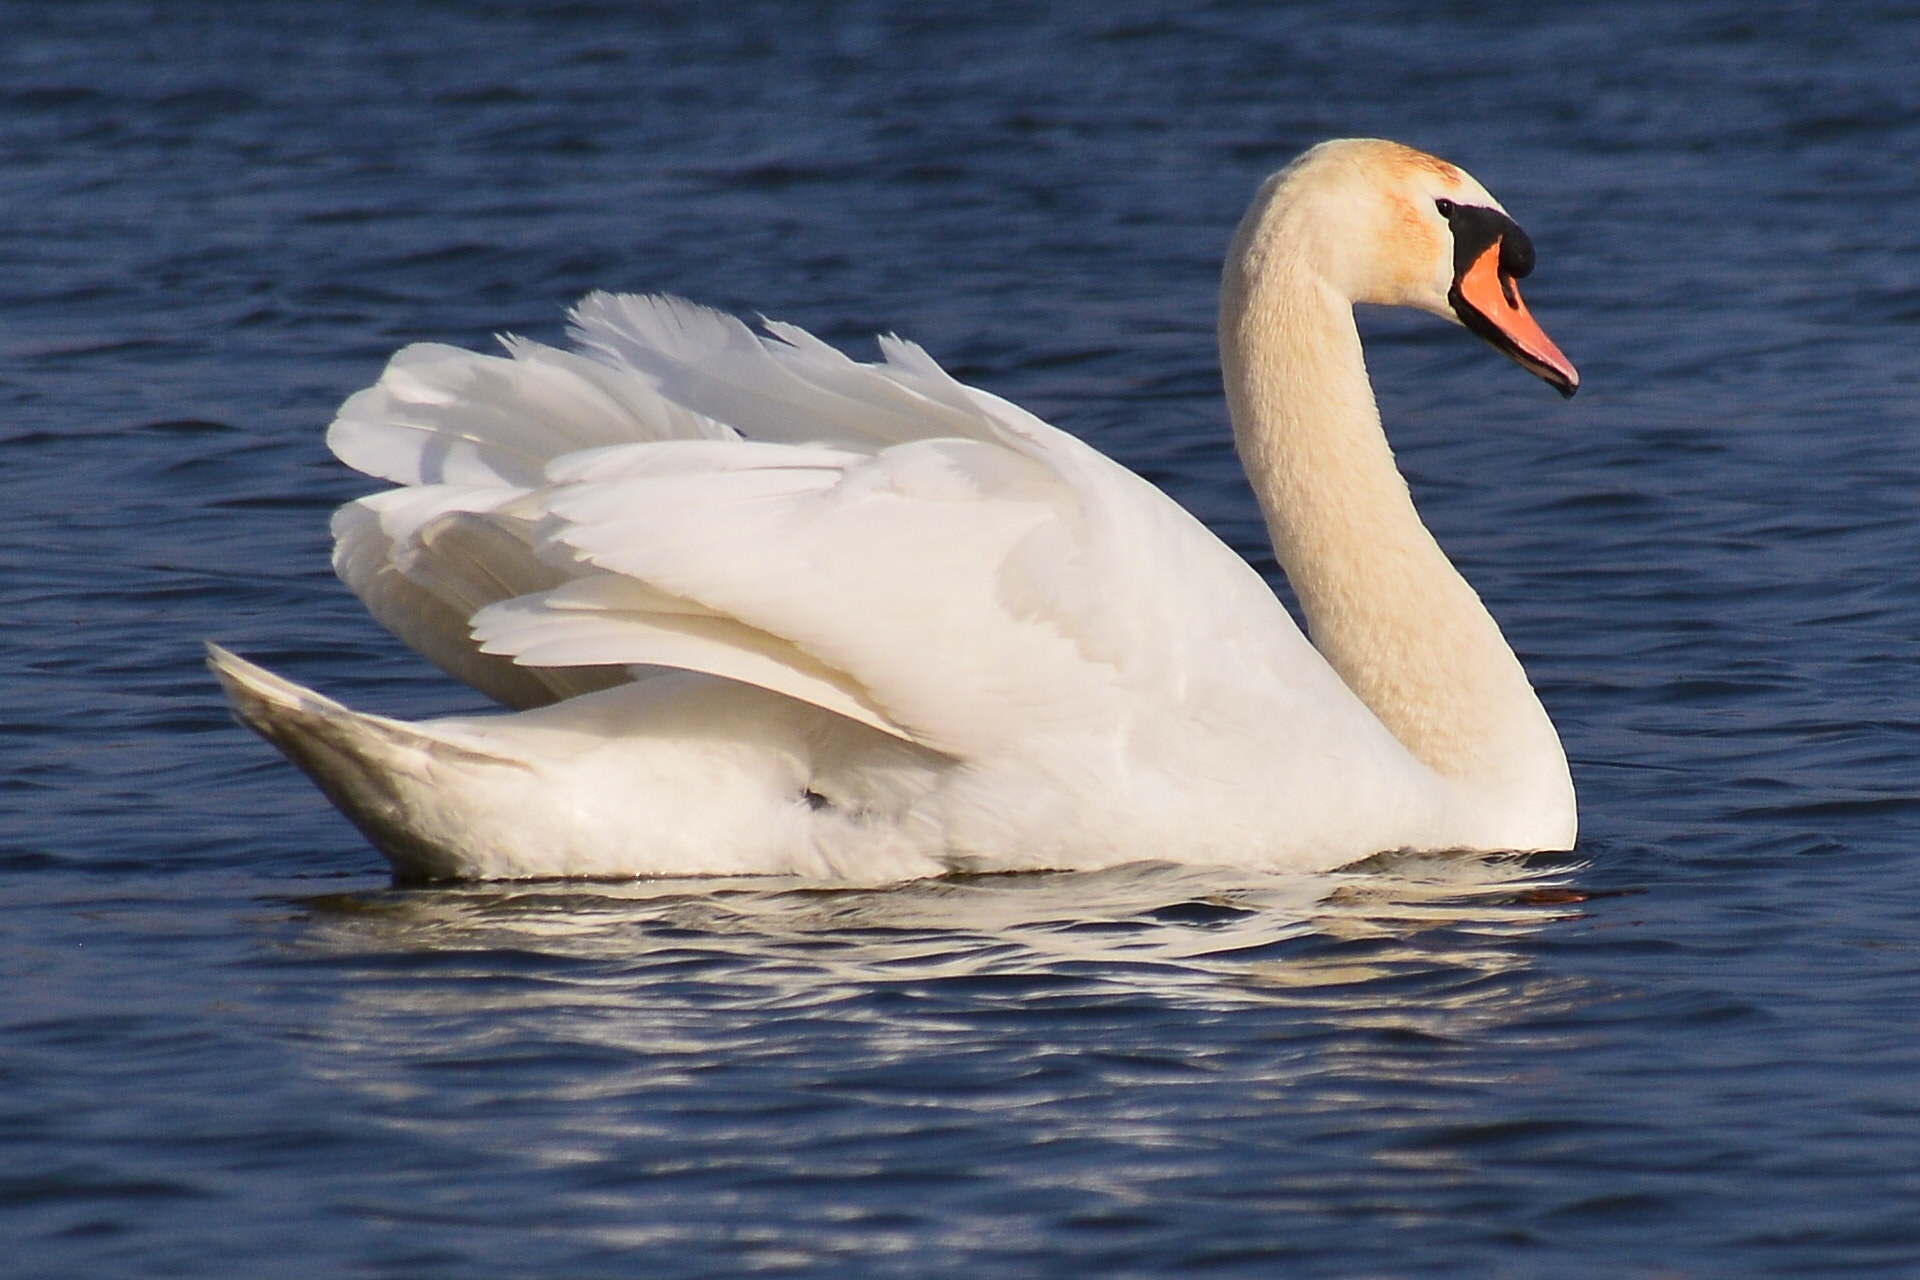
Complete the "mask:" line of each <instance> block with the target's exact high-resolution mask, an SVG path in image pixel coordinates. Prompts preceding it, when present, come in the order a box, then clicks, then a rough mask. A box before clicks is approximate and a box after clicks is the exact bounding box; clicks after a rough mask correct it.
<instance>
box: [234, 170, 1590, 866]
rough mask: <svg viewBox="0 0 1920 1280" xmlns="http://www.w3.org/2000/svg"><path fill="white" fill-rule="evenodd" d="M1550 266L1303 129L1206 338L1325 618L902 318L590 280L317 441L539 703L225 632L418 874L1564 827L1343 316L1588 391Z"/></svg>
mask: <svg viewBox="0 0 1920 1280" xmlns="http://www.w3.org/2000/svg"><path fill="white" fill-rule="evenodd" d="M1530 265H1531V248H1530V247H1528V246H1527V244H1526V241H1525V237H1524V235H1522V234H1521V233H1520V232H1519V229H1518V228H1517V227H1514V226H1513V224H1512V223H1511V221H1510V220H1508V219H1506V218H1505V215H1504V214H1502V213H1499V212H1498V206H1497V205H1496V204H1495V203H1494V202H1493V200H1492V198H1491V197H1490V196H1488V195H1487V194H1486V192H1485V191H1484V190H1483V189H1482V188H1480V186H1479V185H1478V184H1477V183H1475V182H1474V181H1473V179H1471V178H1470V177H1467V176H1466V175H1465V174H1463V173H1461V172H1460V171H1459V170H1457V169H1455V168H1453V166H1451V165H1448V164H1445V163H1444V162H1442V161H1439V160H1435V159H1433V158H1432V157H1430V156H1425V155H1422V154H1421V153H1419V152H1415V151H1411V150H1409V149H1407V148H1404V147H1399V146H1397V145H1396V144H1391V143H1383V142H1372V141H1349V142H1339V143H1329V144H1325V145H1323V146H1321V147H1318V148H1315V149H1314V150H1313V151H1311V152H1308V153H1307V154H1306V155H1305V156H1303V157H1302V158H1301V159H1300V160H1299V161H1296V162H1295V163H1294V165H1292V166H1291V167H1289V168H1288V169H1287V170H1285V171H1284V172H1282V173H1281V174H1278V175H1276V176H1275V177H1274V178H1273V179H1272V180H1271V181H1269V183H1268V184H1267V185H1266V186H1265V187H1264V188H1263V189H1262V191H1261V193H1260V196H1259V198H1258V199H1257V200H1256V202H1255V204H1254V206H1253V209H1252V210H1251V211H1250V212H1249V213H1248V215H1247V218H1246V220H1245V222H1244V223H1243V224H1242V226H1241V229H1240V233H1239V236H1238V237H1237V239H1236V241H1235V244H1234V248H1233V251H1232V254H1231V256H1230V259H1229V263H1228V267H1227V272H1226V280H1225V288H1224V292H1223V302H1222V311H1221V326H1220V333H1221V348H1222V358H1223V363H1224V368H1225V373H1226V383H1227V388H1228V396H1229V402H1230V406H1231V409H1232V413H1233V422H1234V431H1235V437H1236V441H1237V443H1238V446H1239V449H1240V453H1241V456H1242V458H1243V459H1244V461H1245V462H1246V465H1247V468H1248V473H1249V477H1250V479H1251V480H1252V482H1253V486H1254V489H1255V491H1256V493H1257V494H1258V496H1259V498H1260V501H1261V505H1262V508H1263V510H1264V511H1265V513H1266V516H1267V522H1268V525H1269V527H1270V529H1271V530H1272V533H1273V538H1274V543H1275V547H1276V549H1277V551H1278V553H1279V555H1280V559H1281V562H1282V564H1283V565H1284V566H1285V568H1286V570H1287V573H1288V575H1289V577H1290V579H1291V581H1292V582H1293V584H1294V587H1295V589H1296V591H1297V593H1298V595H1299V597H1300V601H1301V605H1302V608H1303V610H1304V612H1305V613H1306V616H1307V618H1308V622H1309V627H1310V629H1311V631H1312V633H1313V637H1314V642H1315V643H1314V644H1309V643H1308V642H1307V640H1306V639H1305V638H1304V637H1303V636H1302V635H1301V634H1300V632H1299V631H1298V629H1297V628H1295V626H1294V625H1293V623H1292V621H1291V620H1290V619H1289V618H1288V616H1287V613H1286V611H1285V609H1284V608H1283V607H1282V606H1281V604H1280V603H1279V601H1278V600H1277V599H1276V598H1275V597H1274V595H1273V594H1272V592H1271V591H1270V590H1269V589H1268V588H1267V586H1266V585H1265V584H1264V583H1263V582H1262V581H1261V580H1260V578H1259V577H1258V575H1257V574H1255V573H1254V572H1253V570H1252V569H1251V568H1249V567H1248V565H1247V564H1246V563H1245V562H1244V561H1242V560H1241V559H1240V558H1239V557H1238V556H1237V555H1235V554H1234V553H1233V552H1231V551H1230V550H1229V549H1228V548H1227V547H1225V546H1224V545H1223V544H1222V543H1221V542H1220V541H1219V540H1218V539H1217V538H1215V537H1214V536H1213V535H1212V534H1211V533H1209V532H1208V531H1207V530H1206V529H1205V528H1204V527H1203V526H1201V525H1200V524H1199V523H1198V522H1197V521H1196V520H1194V519H1193V518H1192V517H1191V516H1189V515H1188V514H1187V513H1186V512H1185V511H1183V510H1182V509H1181V508H1180V507H1179V506H1177V505H1176V504H1174V503H1173V502H1172V501H1171V500H1170V499H1168V498H1167V497H1166V496H1165V495H1163V494H1162V493H1160V492H1159V491H1158V490H1156V489H1154V488H1153V487H1152V486H1151V485H1149V484H1147V483H1146V482H1145V481H1143V480H1141V479H1139V478H1138V477H1137V476H1135V475H1133V474H1132V473H1131V472H1129V471H1127V470H1125V469H1124V468H1122V467H1120V466H1119V465H1117V464H1116V463H1113V462H1111V461H1109V460H1108V459H1106V458H1105V457H1102V456H1101V455H1100V454H1098V453H1096V452H1095V451H1093V450H1092V449H1091V448H1089V447H1088V446H1086V445H1084V444H1082V443H1081V442H1079V441H1077V440H1075V439H1074V438H1072V437H1070V436H1068V435H1065V434H1064V433H1062V432H1060V431H1057V430H1055V429H1053V428H1052V427H1049V426H1047V425H1046V424H1044V423H1042V422H1040V421H1039V420H1037V419H1035V418H1033V417H1032V416H1031V415H1028V414H1026V413H1025V412H1023V411H1021V410H1020V409H1018V408H1016V407H1014V406H1012V405H1010V404H1007V403H1006V402H1004V401H1002V400H999V399H997V398H995V397H993V396H990V395H987V394H986V393H984V392H980V391H977V390H974V389H971V388H968V387H964V386H962V385H960V384H959V383H956V382H954V381H953V380H951V379H950V378H948V377H947V376H946V375H945V374H944V373H943V372H942V371H941V370H940V369H939V368H938V367H937V366H936V365H934V363H933V362H932V360H931V359H929V358H928V357H927V356H926V355H925V353H923V352H921V351H920V350H919V349H918V348H916V347H913V346H911V345H910V344H907V343H904V342H900V341H898V340H888V341H886V342H884V343H883V347H884V350H885V353H886V357H887V362H886V363H885V364H883V365H879V366H872V365H862V364H857V363H854V362H853V361H850V360H848V359H847V358H846V357H844V356H842V355H840V354H839V353H838V352H837V351H834V350H832V349H830V348H827V347H825V346H824V345H823V344H821V343H819V342H817V341H816V340H814V339H813V338H811V337H810V336H808V335H806V334H804V333H802V332H801V331H799V330H797V329H793V328H791V327H789V326H783V325H770V326H769V329H770V331H771V336H770V337H767V338H760V337H756V336H755V335H753V334H752V333H750V332H749V331H748V330H747V329H746V328H745V326H743V325H741V324H739V323H738V322H737V321H734V320H732V319H730V318H728V317H724V316H720V315H718V314H716V313H713V312H709V311H706V310H703V309H700V308H697V307H693V306H691V305H689V304H686V303H680V302H675V301H671V300H666V299H657V298H634V297H614V296H610V295H595V296H594V297H592V298H589V299H588V300H587V301H586V302H584V303H583V304H582V305H581V306H580V308H579V309H578V310H577V311H576V312H575V316H574V320H575V336H576V338H577V340H578V341H579V343H580V346H581V348H582V350H583V352H584V354H579V355H576V354H570V353H565V352H560V351H556V350H553V349H550V348H547V347H543V346H539V345H537V344H533V343H524V342H513V343H510V344H509V357H508V358H501V357H484V356H478V355H474V354H471V353H468V352H463V351H457V350H454V349H451V348H446V347H437V346H417V347H410V348H408V349H407V350H405V351H403V352H401V353H400V354H399V355H398V356H396V357H395V358H394V360H393V362H392V363H391V364H390V365H389V367H388V369H387V371H386V373H385V374H384V375H383V376H382V378H381V380H380V382H379V383H378V384H377V385H376V386H374V387H372V388H370V389H369V390H367V391H364V392H361V393H360V394H359V395H357V396H355V397H353V398H352V399H351V400H349V401H348V402H347V404H346V405H345V406H344V407H343V408H342V410H341V414H340V417H339V419H338V421H337V422H336V423H335V425H334V428H333V431H332V434H331V436H330V442H331V444H332V445H333V448H334V450H335V452H336V453H338V454H339V455H340V457H341V458H343V459H344V460H345V461H347V462H348V463H350V464H351V465H353V466H356V467H358V468H360V469H361V470H363V471H366V472H368V473H370V474H373V475H376V476H379V477H382V478H384V479H388V480H391V481H395V482H397V483H398V484H400V485H402V486H403V487H402V488H399V489H394V490H389V491H387V492H385V493H381V494H376V495H374V496H373V497H370V498H366V499H362V500H361V501H360V502H357V503H353V504H350V505H349V506H348V507H346V508H344V509H343V510H342V511H341V513H340V515H339V516H338V517H337V518H336V521H335V526H334V529H335V535H336V539H337V550H336V555H335V565H336V568H337V569H338V570H339V572H340V574H341V576H342V577H343V578H344V579H345V580H346V581H347V583H348V584H349V585H350V586H352V587H353V589H354V590H355V591H356V592H358V593H359V594H360V596H361V597H362V598H363V599H364V600H365V601H366V602H367V604H368V606H369V607H370V608H371V609H372V611H373V612H374V614H375V616H376V617H378V618H379V619H380V620H381V621H382V622H384V623H385V624H386V625H387V626H388V627H390V628H391V629H392V630H393V631H394V632H395V633H396V634H398V635H399V636H400V637H401V638H403V639H405V640H406V641H407V642H408V643H410V644H412V645H413V646H414V647H415V648H416V649H418V650H419V651H420V652H422V653H423V654H425V655H426V656H427V657H429V658H431V659H433V660H434V661H435V662H437V663H438V664H439V665H441V666H442V667H443V668H445V669H446V670H448V671H449V672H451V673H453V674H454V675H456V676H458V677H460V678H462V679H464V680H466V681H467V682H468V683H470V684H472V685H474V686H475V687H476V688H479V689H481V690H482V691H484V692H487V693H489V694H490V695H492V696H494V697H495V698H496V699H498V700H500V701H502V702H504V703H506V704H507V705H508V706H512V707H520V708H529V709H525V710H521V711H520V712H519V713H518V714H513V715H504V716H494V717H485V718H462V719H449V720H439V721H433V722H430V723H426V724H419V725H406V724H401V723H399V722H396V721H390V720H384V719H380V718H377V717H371V716H363V715H360V714H357V713H355V712H351V711H348V710H347V709H345V708H343V707H340V706H338V705H337V704H335V703H331V702H328V701H327V700H325V699H323V698H320V697H319V696H318V695H315V694H312V693H310V692H308V691H306V690H303V689H300V688H299V687H297V686H294V685H291V684H288V683H286V682H285V681H281V680H279V679H278V678H277V677H273V676H271V675H269V674H267V673H266V672H263V671H261V670H259V669H258V668H255V667H251V666H249V665H248V664H245V663H243V662H240V661H239V660H238V659H235V658H233V657H232V656H231V655H227V654H225V653H223V652H219V651H216V652H215V658H214V662H215V668H216V670H217V671H219V672H220V674H221V675H222V677H223V679H224V680H225V681H226V683H227V686H228V689H229V691H230V693H231V694H232V696H233V698H234V701H235V705H236V707H237V709H238V711H239V713H240V715H241V717H242V719H243V720H244V721H245V722H246V723H248V724H249V725H251V726H252V727H254V728H256V729H258V730H259V731H260V732H262V733H263V734H265V735H266V736H267V737H268V738H270V739H272V740H273V741H274V742H275V743H276V744H277V745H279V746H280V747H281V749H282V750H283V751H285V752H286V753H287V754H288V755H289V756H290V757H291V758H293V759H294V760H295V762H296V763H298V764H300V765H301V767H302V768H304V769H305V770H306V771H307V772H308V773H309V774H311V775H312V776H313V778H314V779H315V781H316V782H318V783H319V785H320V786H321V787H322V789H323V790H325V791H326V793H327V794H328V796H329V797H330V798H331V799H333V800H334V802H335V803H336V804H338V805H339V806H340V807H341V808H342V809H343V810H344V811H345V812H346V813H347V814H348V816H350V817H351V818H353V819H354V821H355V822H356V823H357V824H358V825H359V826H360V827H361V829H362V830H363V831H365V832H366V833H367V835H368V836H369V837H370V838H371V839H372V840H373V842H374V843H375V844H376V845H378V846H379V847H380V848H381V849H382V851H383V852H385V853H386V854H387V856H388V857H389V859H390V860H391V861H392V863H393V866H394V869H395V871H396V873H398V874H399V875H401V876H402V877H405V878H422V879H431V878H445V877H466V878H514V877H533V876H639V875H681V874H687V875H692V874H739V873H755V872H765V873H788V874H802V875H812V876H819V877H825V878H834V879H851V880H861V881H876V880H891V879H901V878H908V877H914V876H921V875H928V874H939V873H942V872H946V871H951V870H956V869H964V870H1019V869H1030V868H1092V867H1100V866H1105V865H1110V864H1114V863H1118V862H1124V861H1129V860H1134V859H1140V858H1165V859H1170V860H1175V861H1185V862H1211V863H1235V864H1244V865H1257V866H1271V867H1283V868H1301V869H1317V868H1328V867H1333V866H1338V865H1341V864H1343V863H1347V862H1351V861H1353V860H1355V859H1358V858H1361V857H1365V856H1367V855H1369V854H1371V853H1375V852H1378V851H1381V850H1386V849H1399V848H1416V849H1442V848H1474V849H1564V848H1568V847H1571V844H1572V841H1573V836H1574V801H1573V789H1572V785H1571V782H1570V781H1569V778H1568V773H1567V766H1566V759H1565V756H1564V755H1563V753H1562V752H1561V749H1560V744H1559V741H1558V738H1557V737H1556V735H1555V733H1554V730H1553V726H1552V725H1551V723H1550V722H1549V721H1548V719H1547V716H1546V713H1545V712H1544V711H1543V710H1542V708H1541V706H1540V703H1539V701H1538V699H1537V698H1536V697H1535V696H1534V694H1533V691H1532V689H1531V687H1530V686H1529V684H1528V682H1527V679H1526V675H1525V673H1524V672H1523V671H1522V670H1521V668H1520V665H1519V663H1518V661H1517V660H1516V659H1515V657H1514V655H1513V653H1512V651H1511V650H1510V649H1509V648H1508V647H1507V645H1506V643H1505V641H1504V640H1503V639H1502V638H1501V635H1500V632H1499V629H1498V628H1497V626H1496V625H1495V624H1494V622H1493V619H1492V618H1491V617H1490V616H1489V615H1488V613H1487V612H1486V610H1485V609H1484V607H1482V605H1481V604H1480V601H1479V599H1478V597H1476V596H1475V595H1474V593H1473V591H1472V589H1471V588H1470V587H1468V586H1467V584H1466V582H1465V581H1464V580H1463V579H1462V578H1461V577H1460V576H1459V574H1458V573H1456V572H1455V571H1454V569H1453V567H1452V566H1451V565H1450V564H1449V563H1448V561H1447V559H1446V557H1445V555H1444V554H1443V553H1442V552H1441V551H1440V549H1439V547H1438V546H1437V545H1436V544H1435V542H1434V541H1433V538H1432V537H1431V536H1430V535H1429V534H1428V533H1427V531H1426V529H1425V528H1424V527H1423V526H1422V525H1421V523H1420V520H1419V518H1418V516H1417V514H1416V513H1415V512H1414V509H1413V506H1412V503H1411V501H1410V499H1409V497H1408V495H1407V490H1406V485H1405V483H1404V482H1403V481H1402V479H1401V478H1400V476H1399V473H1398V472H1397V471H1396V469H1395V467H1394V464H1393V459H1392V454H1391V452H1390V451H1389V449H1388V447H1387V443H1386V440H1385V437H1384V435H1383V434H1382V432H1381V429H1380V424H1379V418H1378V414H1377V412H1376V410H1375V407H1374V401H1373V396H1372V392H1371V388H1370V386H1369V384H1368V381H1367V376H1366V370H1365V366H1364V364H1363V362H1362V358H1361V352H1360V343H1359V338H1358V334H1357V332H1356V330H1355V328H1354V322H1353V315H1352V304H1353V303H1354V302H1356V301H1366V302H1385V303H1400V304H1406V305H1414V306H1420V307H1423V308H1426V309H1428V310H1432V311H1435V312H1438V313H1440V314H1443V315H1448V316H1456V315H1457V316H1458V317H1459V318H1462V319H1465V320H1466V322H1467V323H1468V324H1469V325H1470V326H1472V327H1473V328H1475V329H1476V330H1477V331H1480V332H1482V334H1483V336H1487V337H1489V338H1490V340H1492V341H1494V342H1495V343H1496V345H1500V346H1503V347H1505V348H1506V349H1507V350H1508V352H1509V354H1512V355H1514V356H1515V358H1516V359H1518V360H1520V361H1521V363H1523V364H1526V365H1528V366H1529V367H1531V368H1533V369H1535V371H1536V372H1539V373H1541V374H1542V376H1545V377H1547V378H1549V380H1551V381H1554V382H1555V383H1556V384H1558V385H1560V386H1561V388H1562V389H1563V390H1565V391H1567V392H1568V393H1570V392H1571V388H1572V385H1573V381H1574V374H1573V370H1572V368H1571V366H1570V365H1567V363H1566V361H1565V358H1564V357H1562V356H1560V354H1559V352H1558V351H1557V350H1555V349H1554V348H1553V346H1552V344H1551V342H1548V341H1547V340H1546V337H1545V335H1544V334H1542V333H1540V332H1539V330H1538V328H1537V326H1534V325H1533V324H1532V321H1531V320H1530V318H1528V317H1527V315H1526V312H1525V309H1524V307H1522V306H1520V304H1519V301H1518V295H1517V293H1514V292H1513V290H1512V278H1513V277H1514V276H1516V275H1524V274H1526V270H1527V269H1528V267H1530ZM1501 294H1504V298H1503V297H1501V296H1500V295H1501ZM1315 645H1317V646H1318V648H1317V649H1316V648H1315Z"/></svg>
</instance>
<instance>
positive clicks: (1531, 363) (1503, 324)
mask: <svg viewBox="0 0 1920 1280" xmlns="http://www.w3.org/2000/svg"><path fill="white" fill-rule="evenodd" d="M1500 254H1501V242H1500V241H1499V240H1495V241H1494V242H1493V243H1492V244H1490V245H1488V246H1487V247H1486V248H1485V249H1483V250H1481V251H1480V255H1479V256H1478V257H1476V258H1475V259H1474V260H1473V261H1472V262H1470V263H1469V264H1467V269H1466V270H1465V271H1463V272H1461V273H1460V275H1459V276H1458V277H1457V278H1456V279H1455V280H1454V282H1453V290H1452V295H1451V299H1450V300H1451V301H1452V303H1453V309H1454V312H1455V313H1456V314H1457V315H1459V317H1460V319H1461V320H1462V321H1463V322H1464V323H1465V324H1466V326H1467V328H1469V329H1471V330H1473V331H1474V332H1475V333H1477V334H1479V335H1480V336H1481V337H1482V338H1485V339H1486V340H1487V341H1488V342H1489V343H1491V344H1492V345H1493V346H1494V347H1495V348H1497V349H1499V350H1501V351H1504V352H1506V353H1507V354H1508V355H1509V356H1511V357H1512V358H1513V360H1514V362H1515V363H1517V364H1518V365H1519V366H1520V367H1521V368H1523V369H1527V370H1529V371H1531V372H1532V373H1534V374H1535V375H1537V376H1538V377H1541V378H1543V379H1545V380H1546V381H1547V382H1548V383H1549V384H1550V385H1551V386H1553V387H1554V388H1555V389H1556V390H1558V391H1559V392H1560V394H1561V395H1563V396H1572V395H1573V393H1574V392H1576V391H1578V390H1579V389H1580V371H1579V370H1577V369H1575V368H1574V367H1573V362H1572V361H1571V360H1569V359H1567V358H1566V356H1564V355H1562V354H1561V352H1560V348H1559V347H1556V346H1554V345H1553V339H1552V338H1549V337H1548V336H1547V333H1546V330H1544V329H1542V328H1541V327H1540V325H1539V322H1538V321H1536V320H1535V319H1534V318H1533V314H1532V313H1531V312H1529V311H1528V310H1527V304H1526V303H1524V302H1522V301H1521V300H1520V286H1519V285H1518V283H1516V281H1515V279H1514V277H1513V275H1512V274H1511V273H1510V272H1508V271H1506V270H1504V269H1503V268H1502V266H1501V259H1500Z"/></svg>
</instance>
